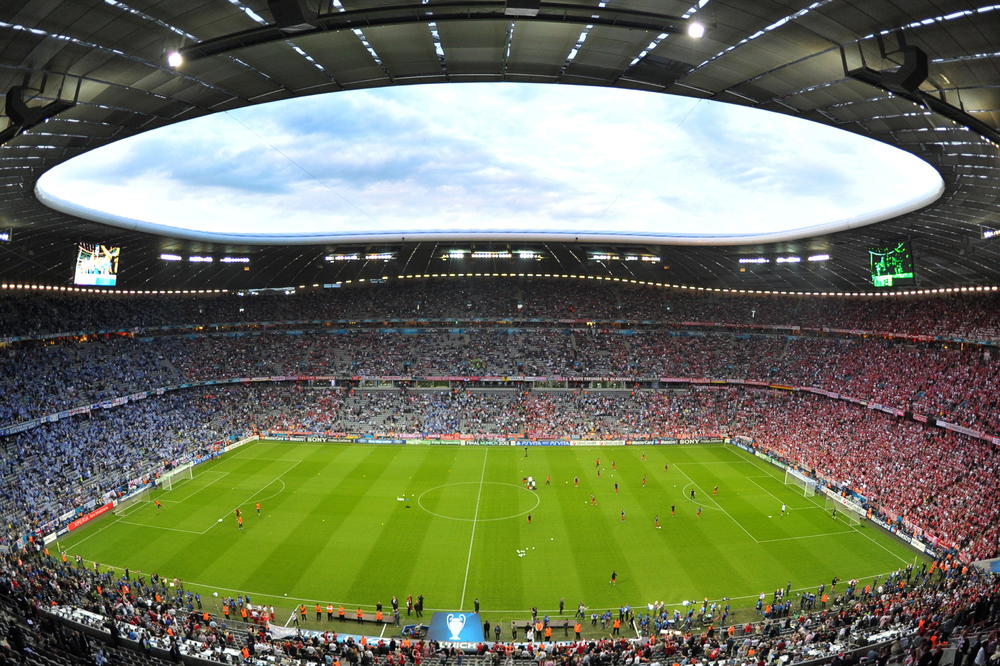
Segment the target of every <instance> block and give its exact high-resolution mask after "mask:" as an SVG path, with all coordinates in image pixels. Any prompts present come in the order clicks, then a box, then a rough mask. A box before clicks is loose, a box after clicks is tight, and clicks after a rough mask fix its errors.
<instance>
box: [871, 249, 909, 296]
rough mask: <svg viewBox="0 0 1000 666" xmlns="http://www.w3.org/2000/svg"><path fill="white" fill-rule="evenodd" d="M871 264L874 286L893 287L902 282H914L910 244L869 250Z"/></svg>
mask: <svg viewBox="0 0 1000 666" xmlns="http://www.w3.org/2000/svg"><path fill="white" fill-rule="evenodd" d="M868 258H869V261H870V262H871V271H872V284H873V285H875V286H876V287H891V286H893V285H895V284H898V283H899V282H900V281H906V282H909V281H911V280H913V277H914V274H913V252H911V251H910V244H909V243H907V242H906V241H900V242H899V243H896V244H895V245H888V246H886V247H873V248H871V249H870V250H868Z"/></svg>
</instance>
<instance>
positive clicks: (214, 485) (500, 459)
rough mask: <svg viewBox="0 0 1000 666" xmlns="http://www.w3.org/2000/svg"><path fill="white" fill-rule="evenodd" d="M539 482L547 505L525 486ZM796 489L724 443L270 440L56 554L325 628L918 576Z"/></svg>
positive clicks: (737, 597) (889, 547)
mask: <svg viewBox="0 0 1000 666" xmlns="http://www.w3.org/2000/svg"><path fill="white" fill-rule="evenodd" d="M598 458H599V459H600V465H599V466H598V465H597V463H596V460H597V459H598ZM643 458H645V459H643ZM598 470H599V471H600V476H598ZM526 476H532V477H534V478H535V479H536V481H537V483H538V488H537V490H535V491H530V490H526V489H525V488H524V487H523V486H522V483H521V480H522V478H524V477H526ZM547 477H551V484H547V483H546V478H547ZM574 477H578V478H579V486H577V485H575V484H574ZM644 478H645V485H643V479H644ZM783 478H784V476H783V473H782V472H781V471H780V470H778V469H776V468H774V467H772V466H771V465H768V464H767V463H765V462H764V461H761V460H759V459H756V458H754V457H753V456H750V455H749V454H746V453H744V452H743V451H740V450H738V449H736V448H734V447H730V446H722V445H714V446H711V445H709V446H664V447H629V448H622V447H614V448H598V447H593V448H591V447H587V448H583V447H580V448H570V447H551V448H549V447H534V448H531V449H529V451H528V453H527V455H525V451H524V449H523V448H521V447H475V446H469V447H460V446H439V447H429V446H425V447H399V446H364V445H333V444H306V443H292V442H271V441H264V442H256V443H253V444H248V445H246V446H243V447H242V448H239V449H237V450H236V451H234V452H232V453H229V454H227V455H225V456H223V457H222V458H219V459H217V460H215V461H212V462H209V463H206V464H203V465H200V466H198V467H197V468H195V470H194V478H193V480H184V481H179V482H176V483H175V486H174V488H173V490H170V491H161V490H157V491H154V492H153V494H151V495H150V499H158V500H159V501H160V503H161V504H162V508H159V509H157V508H156V506H155V504H154V503H153V502H152V501H149V502H143V503H140V504H137V505H135V506H133V507H130V508H128V509H126V510H125V511H123V512H122V513H121V514H119V515H114V516H110V515H109V516H105V517H102V518H100V519H98V520H96V521H94V522H93V523H91V524H89V525H87V526H85V527H84V528H82V529H80V530H78V531H75V532H73V533H72V534H71V535H69V536H68V537H66V538H64V539H62V540H61V541H60V542H59V544H58V547H59V549H60V550H64V551H66V552H67V553H69V554H70V555H77V554H79V555H82V556H83V557H84V558H86V560H88V561H96V562H99V563H101V564H102V565H114V566H117V567H129V568H130V569H131V570H132V571H133V572H139V571H141V572H147V573H149V572H157V573H159V574H160V575H161V576H165V577H168V578H174V577H177V578H179V579H181V580H182V581H184V583H185V586H186V587H187V588H188V589H192V588H194V589H198V588H200V589H201V591H202V593H203V596H204V593H205V592H208V593H211V591H213V590H214V591H217V592H219V594H220V595H222V596H226V595H230V594H231V595H233V596H235V595H236V594H237V593H239V592H247V593H249V594H250V595H251V596H252V600H253V601H254V602H255V603H268V604H274V605H276V606H279V607H281V608H285V609H289V608H291V607H292V606H294V605H295V604H297V603H299V602H300V601H301V602H303V603H306V604H307V605H309V606H310V617H312V605H311V604H313V603H315V602H316V601H319V602H321V603H323V604H324V605H325V604H326V603H327V602H332V603H334V604H340V603H343V604H344V605H345V606H346V607H347V608H348V613H349V614H350V613H351V610H353V609H355V608H357V606H358V605H361V606H363V607H365V608H368V609H370V608H372V607H373V606H374V604H375V603H376V602H379V601H381V602H382V603H384V604H386V607H388V602H389V600H390V598H391V597H392V595H394V594H395V595H396V596H398V597H399V598H400V599H405V598H406V595H408V594H412V595H413V596H414V597H416V595H417V594H423V595H424V596H425V606H426V610H435V609H444V610H459V609H463V610H464V609H469V610H471V609H472V605H473V599H475V598H477V597H478V599H479V600H480V602H481V604H482V612H483V614H484V615H485V616H487V617H489V616H490V615H493V614H504V613H507V612H510V613H516V614H517V615H518V616H519V617H524V616H525V615H526V613H525V612H524V611H526V609H528V608H530V607H532V606H537V607H538V608H539V609H542V610H543V611H545V610H550V609H556V608H558V603H559V599H560V598H564V599H565V601H566V609H567V613H568V614H569V615H572V613H573V611H574V610H575V607H576V604H577V603H578V602H580V601H582V602H583V603H585V604H586V605H587V607H588V608H592V609H596V608H607V607H610V608H617V607H618V606H620V605H623V604H631V605H632V606H633V607H643V606H645V605H646V603H648V602H652V601H655V600H660V601H663V602H666V603H667V604H668V608H672V607H673V606H674V604H676V603H679V602H681V601H682V600H685V599H690V600H695V599H697V600H700V599H703V598H705V597H708V598H709V599H721V598H722V597H730V598H732V600H733V602H732V603H733V605H734V606H738V605H743V606H748V605H751V604H752V603H753V602H754V601H755V599H756V595H758V594H759V593H760V592H767V593H768V594H769V595H770V593H771V592H772V591H773V590H774V589H775V588H778V587H785V586H786V585H787V584H788V583H789V582H791V585H792V587H793V589H809V590H815V587H816V586H817V585H819V584H820V583H824V582H825V583H827V584H829V582H830V579H831V578H832V577H834V576H839V577H840V579H841V580H844V581H846V580H848V579H850V578H865V577H870V576H874V575H878V574H884V573H887V572H890V571H894V570H896V569H898V568H900V567H903V566H906V565H907V564H908V563H912V562H913V561H914V553H913V551H911V550H909V549H908V548H906V547H905V546H903V545H902V544H901V543H899V542H898V541H896V540H895V539H894V538H893V537H891V536H890V535H888V534H885V533H883V532H882V531H881V530H879V529H878V528H876V527H875V526H873V525H871V524H868V523H865V524H863V525H862V526H861V527H858V528H853V527H851V526H850V525H848V524H847V523H845V522H843V521H842V520H840V519H835V518H833V517H831V515H830V513H829V512H828V511H826V510H825V509H824V508H823V504H822V499H821V498H807V497H804V496H803V494H802V491H801V490H800V489H797V488H794V487H791V486H788V487H786V486H785V485H783ZM616 483H617V484H618V487H619V490H618V492H617V493H616V492H615V484H616ZM715 486H718V488H719V490H718V494H717V495H715V496H713V488H714V487H715ZM692 490H693V491H694V493H695V497H694V499H691V491H692ZM591 496H593V497H594V498H595V500H596V504H593V503H592V502H591ZM258 501H259V502H260V503H261V505H262V513H261V515H260V516H258V515H257V513H256V511H255V509H254V505H255V503H256V502H258ZM782 503H784V504H787V506H788V509H789V511H788V514H787V515H786V516H784V517H782V516H781V515H780V512H781V504H782ZM672 506H674V507H675V511H672V510H671V507H672ZM236 507H240V508H241V510H242V512H243V516H244V524H245V526H244V528H243V529H242V530H241V529H239V528H238V527H237V522H236V519H235V516H234V509H235V508H236ZM699 507H700V508H701V509H702V511H701V515H700V516H699V515H698V509H699ZM622 512H624V520H623V519H622ZM122 514H123V515H122ZM528 514H530V515H531V522H530V524H529V522H528ZM657 515H659V518H660V524H661V525H662V527H661V528H660V529H657V528H656V527H655V524H654V521H655V517H656V516H657ZM612 571H615V572H617V574H618V582H617V584H616V585H611V584H610V576H611V572H612ZM404 619H405V618H404Z"/></svg>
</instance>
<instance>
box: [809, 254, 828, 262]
mask: <svg viewBox="0 0 1000 666" xmlns="http://www.w3.org/2000/svg"><path fill="white" fill-rule="evenodd" d="M829 259H830V255H828V254H813V255H810V256H809V257H808V260H809V261H828V260H829Z"/></svg>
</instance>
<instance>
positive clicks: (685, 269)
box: [0, 0, 1000, 291]
mask: <svg viewBox="0 0 1000 666" xmlns="http://www.w3.org/2000/svg"><path fill="white" fill-rule="evenodd" d="M296 4H297V3H295V2H291V1H290V0H276V1H272V2H270V3H269V2H266V1H265V0H169V2H168V1H163V0H128V1H124V0H26V1H25V2H22V3H18V7H17V8H16V9H15V8H14V7H12V6H8V7H7V8H5V10H4V13H3V14H0V91H9V90H11V91H12V92H10V93H8V97H7V100H8V103H7V105H6V107H5V113H6V114H7V115H8V116H14V117H15V120H20V121H21V123H22V124H23V125H24V127H26V128H27V129H24V130H23V131H20V132H19V133H18V132H17V131H16V130H17V128H16V127H14V126H13V125H16V124H17V123H14V122H13V121H11V125H12V126H11V127H10V128H9V131H8V132H7V135H11V134H16V135H15V136H13V138H9V136H8V138H9V140H8V141H7V142H6V143H5V144H4V145H3V146H2V147H0V232H2V231H5V230H7V229H9V230H11V236H12V237H11V239H10V241H8V242H0V279H3V280H7V281H20V282H37V283H44V284H52V285H58V284H67V281H68V280H69V279H70V277H71V273H72V265H73V262H74V259H75V251H74V245H75V243H76V242H78V241H91V242H104V243H109V244H118V245H122V246H123V250H122V262H121V275H120V280H119V286H121V287H125V288H130V289H148V288H159V289H164V288H180V289H184V288H203V287H213V288H237V287H249V286H279V285H285V284H297V283H304V282H309V283H312V282H332V281H334V280H342V279H349V278H351V277H378V276H380V275H395V274H402V273H407V274H414V273H417V274H420V273H430V272H441V271H442V270H446V269H447V270H456V271H458V270H463V271H464V270H476V271H477V272H478V271H481V272H487V271H493V272H497V271H503V272H508V271H510V272H514V271H524V270H525V268H524V267H523V266H522V265H518V263H517V262H518V261H519V260H518V259H517V255H515V257H514V258H511V259H508V258H505V257H502V256H501V257H491V256H490V255H487V256H485V257H484V258H480V259H477V260H473V259H472V258H471V257H470V258H467V259H457V258H455V259H445V260H442V259H441V255H442V254H444V253H446V252H447V250H448V249H468V250H479V251H492V252H503V251H505V250H508V249H509V250H526V249H533V250H536V251H537V252H538V257H540V258H538V259H535V260H533V261H532V262H531V263H532V266H531V267H530V268H529V269H528V270H531V271H532V272H536V273H537V272H553V273H555V272H559V273H577V274H580V273H587V274H598V275H614V276H620V277H629V278H639V279H655V280H659V281H666V282H672V283H678V284H689V285H698V286H709V287H720V286H721V287H730V288H746V289H790V290H809V291H828V290H866V289H869V288H870V281H869V280H868V274H867V268H868V252H867V250H868V248H869V247H872V246H879V245H885V244H887V243H891V242H896V241H899V240H905V239H909V240H911V241H912V247H913V253H914V257H915V261H916V267H917V275H918V286H920V287H925V288H932V287H950V286H964V285H981V284H1000V235H998V236H997V237H996V238H987V237H986V236H989V235H990V234H989V233H988V232H989V231H991V230H994V229H1000V148H998V147H997V145H996V144H995V143H994V142H997V141H1000V138H998V136H1000V135H998V134H997V129H996V128H997V127H1000V68H998V63H1000V4H989V3H987V2H962V1H944V0H864V1H863V2H861V1H856V0H815V1H813V2H807V1H803V0H794V1H793V0H787V1H786V0H580V1H579V2H574V3H570V2H549V1H542V2H535V1H534V0H508V2H503V1H489V0H484V1H467V2H451V1H441V2H439V1H437V0H422V1H421V0H321V1H320V0H304V2H303V3H302V5H303V6H304V8H305V11H304V14H303V16H301V17H296V16H294V14H295V6H296ZM272 7H273V8H274V9H276V10H277V11H278V13H279V14H281V13H283V12H282V8H284V9H285V10H288V11H290V12H291V14H292V16H290V17H284V18H282V19H281V23H282V25H283V27H284V29H282V27H280V26H277V25H276V22H277V21H278V20H277V19H276V18H275V14H273V13H272ZM692 21H698V22H700V23H702V24H703V25H704V26H705V27H706V33H705V36H704V38H702V39H700V40H695V39H691V38H689V37H687V36H686V35H685V34H684V32H685V30H686V28H687V26H688V25H689V24H690V23H691V22H692ZM991 35H992V37H991ZM913 47H916V49H918V50H920V51H922V52H923V53H926V56H927V59H928V76H927V77H926V80H923V81H922V82H920V77H917V79H916V80H917V81H918V83H919V87H918V88H916V87H913V86H910V87H907V86H908V85H909V84H910V83H912V82H911V81H906V80H905V79H906V75H907V74H908V72H909V68H910V65H911V64H912V61H913V59H914V53H913V51H914V50H915V49H913ZM174 50H180V51H181V53H182V54H184V56H185V62H184V64H183V65H182V66H181V67H180V68H178V69H176V70H175V69H174V68H172V67H171V66H170V65H169V64H168V63H167V55H168V53H169V52H171V51H174ZM916 60H917V61H918V62H919V54H918V55H917V56H916ZM859 68H866V69H864V70H862V71H861V72H860V73H856V75H855V76H853V77H852V76H849V75H848V73H847V72H848V71H849V70H857V69H859ZM917 69H918V70H919V65H918V66H917ZM879 72H889V74H888V75H885V76H883V75H880V74H879ZM893 72H895V74H893ZM859 79H860V80H859ZM455 81H527V82H547V83H572V84H585V85H597V86H616V87H624V88H635V89H641V90H647V91H650V92H652V93H668V94H677V95H687V96H692V97H699V98H711V99H715V100H720V101H725V102H731V103H735V104H742V105H750V106H754V107H758V108H763V109H768V110H772V111H776V112H779V113H787V114H794V115H797V116H800V117H803V118H807V119H809V120H814V121H816V122H821V123H826V124H829V125H833V126H836V127H839V128H842V129H845V130H849V131H852V132H857V133H861V134H865V135H867V136H871V137H873V138H876V139H879V140H881V141H885V142H887V143H890V144H892V145H895V146H898V147H900V148H903V149H904V150H908V151H910V152H912V153H914V154H915V155H918V156H919V157H921V158H923V159H925V160H927V161H928V162H930V163H931V164H933V165H934V166H935V167H936V168H937V169H938V170H939V171H940V173H941V175H942V178H943V179H944V182H945V193H944V195H943V196H942V197H941V198H940V199H939V200H938V201H936V202H935V203H933V204H931V205H930V206H928V207H926V208H923V209H921V210H918V211H916V212H913V213H909V214H907V215H904V216H901V217H899V218H896V219H893V220H889V221H886V222H882V223H878V224H875V225H871V226H868V227H864V228H861V229H854V230H851V231H845V232H840V233H836V234H830V235H823V236H818V237H814V238H808V239H804V240H799V241H789V242H784V243H780V244H771V245H751V246H728V247H678V246H653V245H645V246H641V247H640V246H610V245H608V244H602V245H590V244H582V243H566V242H558V243H528V244H526V243H516V244H514V243H499V242H494V243H474V244H470V243H467V242H466V243H448V242H439V241H436V242H425V243H398V244H395V245H392V246H390V247H386V246H384V245H365V246H356V247H355V246H330V245H327V246H295V247H262V246H261V247H255V246H227V245H213V244H211V243H205V242H195V241H185V240H180V239H171V238H168V237H161V236H153V235H149V234H144V233H139V232H131V231H124V230H121V229H117V228H113V227H109V226H104V225H101V224H97V223H94V222H88V221H84V220H81V219H78V218H74V217H71V216H68V215H65V214H62V213H59V212H57V211H55V210H52V209H50V208H48V207H46V206H44V205H42V204H41V203H39V202H38V201H37V200H36V199H35V195H34V184H35V180H36V179H37V178H38V177H39V176H40V175H41V174H42V173H43V172H44V171H45V170H46V169H48V168H50V167H51V166H53V165H55V164H58V163H60V162H62V161H64V160H67V159H69V158H71V157H73V156H75V155H78V154H80V153H81V152H83V151H86V150H89V149H91V148H94V147H97V146H100V145H103V144H106V143H108V142H110V141H114V140H116V139H119V138H123V137H126V136H130V135H132V134H135V133H138V132H142V131H145V130H148V129H152V128H155V127H160V126H163V125H167V124H170V123H174V122H178V121H181V120H185V119H189V118H193V117H196V116H199V115H203V114H207V113H212V112H216V111H221V110H227V109H233V108H237V107H240V106H245V105H249V104H256V103H260V102H265V101H272V100H276V99H282V98H288V97H294V96H301V95H310V94H315V93H320V92H332V91H338V90H349V89H357V88H366V87H374V86H386V85H404V84H415V83H442V82H455ZM878 83H882V84H883V85H882V87H879V86H878V85H873V84H878ZM12 89H13V90H12ZM893 90H895V92H892V91H893ZM21 98H23V99H24V100H25V101H26V102H27V107H28V108H27V111H25V109H24V108H23V107H22V108H18V107H19V105H18V104H17V103H16V101H17V99H21ZM59 100H62V101H64V102H67V103H68V104H65V105H63V106H66V107H68V108H62V106H54V107H50V108H49V109H48V112H51V113H52V114H53V115H52V117H51V118H49V119H48V120H45V121H42V122H37V121H38V120H40V119H41V116H40V115H39V114H41V113H42V112H38V111H35V109H38V108H40V107H41V106H42V105H46V104H50V103H53V102H57V101H59ZM43 115H44V114H43ZM526 122H530V119H526ZM0 237H2V236H0ZM385 251H389V252H391V253H392V258H390V259H389V260H388V261H385V260H382V259H379V260H373V261H365V260H364V255H365V254H366V253H379V252H385ZM163 253H167V254H175V255H178V256H187V255H198V256H207V255H212V256H215V257H216V258H217V259H220V258H221V257H222V256H223V255H230V256H240V257H249V258H250V263H249V264H235V265H234V264H224V263H222V262H220V261H216V262H213V263H211V264H209V263H189V262H187V261H180V262H166V261H163V260H162V259H160V255H161V254H163ZM353 253H358V254H359V255H360V257H359V259H358V260H357V261H340V262H328V261H325V260H324V257H325V256H326V255H329V254H348V255H350V254H353ZM593 253H599V254H601V255H604V258H602V259H593V258H592V254H593ZM824 254H826V255H829V256H830V259H829V260H826V261H817V262H808V261H802V262H798V263H791V262H783V263H780V264H779V263H776V262H775V261H774V259H776V258H777V257H778V256H790V255H793V256H801V257H803V258H805V257H807V256H814V255H824ZM637 255H649V256H655V257H660V261H659V262H653V261H645V262H644V261H626V257H632V256H637ZM740 258H744V259H752V258H771V259H772V261H770V262H768V263H758V264H752V263H751V264H748V263H740V262H739V259H740ZM473 261H475V262H476V263H475V264H474V265H473V264H472V263H471V262H473ZM444 262H448V263H447V264H445V263H444ZM463 262H465V263H466V265H465V266H463V265H462V263H463ZM243 269H249V270H243Z"/></svg>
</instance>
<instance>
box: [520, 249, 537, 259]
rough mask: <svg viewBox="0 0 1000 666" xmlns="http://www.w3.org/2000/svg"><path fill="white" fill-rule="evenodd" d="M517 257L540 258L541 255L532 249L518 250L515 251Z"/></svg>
mask: <svg viewBox="0 0 1000 666" xmlns="http://www.w3.org/2000/svg"><path fill="white" fill-rule="evenodd" d="M517 258H518V259H540V258H541V255H539V254H538V253H537V252H535V251H534V250H518V251H517Z"/></svg>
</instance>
